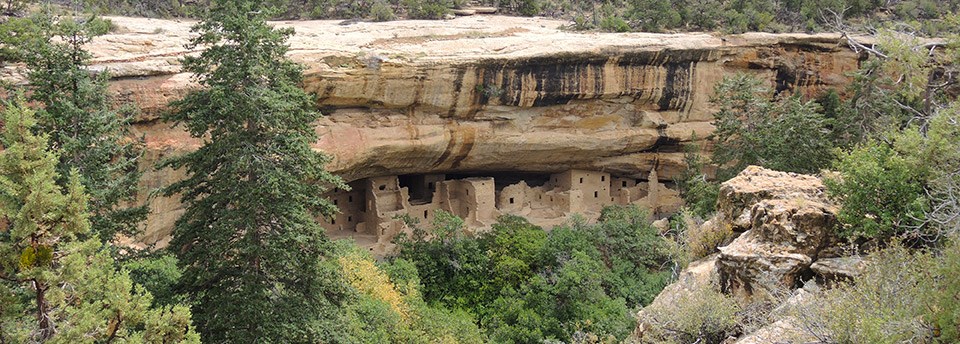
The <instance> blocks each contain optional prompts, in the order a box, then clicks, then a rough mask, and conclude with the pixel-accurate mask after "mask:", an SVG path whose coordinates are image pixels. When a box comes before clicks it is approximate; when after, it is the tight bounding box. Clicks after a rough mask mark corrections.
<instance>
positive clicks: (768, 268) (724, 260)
mask: <svg viewBox="0 0 960 344" xmlns="http://www.w3.org/2000/svg"><path fill="white" fill-rule="evenodd" d="M717 210H718V211H717V212H718V217H720V219H719V221H720V222H724V223H730V224H731V225H732V226H733V228H734V229H735V230H738V231H744V233H743V234H741V235H740V236H739V237H738V238H737V239H735V240H734V241H733V242H732V243H730V245H727V246H724V247H720V256H719V257H718V259H717V271H718V273H719V276H720V285H721V288H722V289H723V290H724V291H725V292H729V293H734V294H742V295H744V296H748V295H750V294H752V293H753V292H754V291H755V290H756V289H757V288H761V287H762V286H761V285H759V283H758V281H760V280H761V279H762V278H763V277H767V278H770V277H772V278H773V279H774V280H776V281H779V282H780V283H781V284H783V285H784V286H786V287H794V286H797V285H798V284H799V282H801V280H802V279H804V278H808V277H812V276H811V274H812V271H811V270H810V265H811V264H812V263H813V262H814V261H817V260H818V259H819V258H821V257H820V255H821V253H822V252H824V251H825V249H826V248H828V247H831V246H833V245H834V244H836V243H837V242H839V240H838V239H837V237H836V236H835V234H834V225H835V224H836V212H837V207H836V206H835V205H834V204H832V203H831V202H830V201H829V200H827V199H826V188H825V187H824V185H823V183H822V182H821V181H820V179H818V178H816V177H813V176H807V175H798V174H793V173H786V172H777V171H772V170H767V169H764V168H762V167H757V166H750V167H748V168H747V169H746V170H744V171H743V172H741V173H740V174H739V175H737V176H736V177H735V178H733V179H731V180H729V181H727V182H724V183H723V185H722V186H721V189H720V200H719V202H718V209H717ZM715 220H716V219H715ZM764 274H766V275H767V276H764Z"/></svg>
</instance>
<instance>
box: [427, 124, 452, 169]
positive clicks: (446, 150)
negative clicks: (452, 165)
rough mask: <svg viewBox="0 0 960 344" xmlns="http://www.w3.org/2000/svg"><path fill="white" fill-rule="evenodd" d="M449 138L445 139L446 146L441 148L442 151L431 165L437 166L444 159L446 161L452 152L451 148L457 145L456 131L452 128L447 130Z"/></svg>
mask: <svg viewBox="0 0 960 344" xmlns="http://www.w3.org/2000/svg"><path fill="white" fill-rule="evenodd" d="M449 134H450V140H448V141H447V147H446V148H444V149H443V153H442V154H440V158H438V159H437V161H435V162H434V163H433V166H432V167H438V166H440V165H441V164H443V162H444V161H447V159H448V158H450V155H451V154H453V148H454V147H456V146H457V133H456V132H455V131H453V130H450V131H449Z"/></svg>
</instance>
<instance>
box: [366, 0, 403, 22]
mask: <svg viewBox="0 0 960 344" xmlns="http://www.w3.org/2000/svg"><path fill="white" fill-rule="evenodd" d="M370 17H371V18H372V19H373V21H376V22H385V21H391V20H394V19H397V16H396V14H394V13H393V9H392V8H390V6H389V5H387V4H386V3H385V2H383V1H377V2H375V3H374V4H373V6H372V7H370Z"/></svg>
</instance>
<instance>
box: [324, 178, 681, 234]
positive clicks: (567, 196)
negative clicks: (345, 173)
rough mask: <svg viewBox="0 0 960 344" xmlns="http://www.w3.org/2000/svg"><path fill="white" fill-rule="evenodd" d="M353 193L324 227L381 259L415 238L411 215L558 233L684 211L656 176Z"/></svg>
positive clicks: (422, 184) (460, 182) (337, 200)
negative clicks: (626, 211) (624, 213)
mask: <svg viewBox="0 0 960 344" xmlns="http://www.w3.org/2000/svg"><path fill="white" fill-rule="evenodd" d="M350 188H351V189H350V190H349V191H347V190H334V191H333V192H331V193H330V194H329V195H327V196H328V197H329V198H330V199H331V200H332V202H334V204H335V205H336V206H337V207H338V208H339V209H340V213H339V214H337V215H336V216H334V217H333V218H332V219H324V220H323V221H321V224H322V225H323V227H324V228H326V229H327V231H328V233H329V234H330V235H331V236H333V237H337V238H344V237H350V238H354V239H356V240H357V241H358V243H360V244H361V245H363V246H368V247H370V248H371V249H374V247H376V248H377V249H376V250H377V251H379V250H381V249H384V248H386V247H389V245H391V244H390V242H391V241H392V239H393V238H394V237H395V236H396V235H397V234H399V233H400V232H401V231H404V230H407V228H406V226H405V224H404V221H403V220H402V219H401V216H404V215H406V216H409V217H410V218H411V219H416V220H417V221H418V222H419V223H421V224H424V225H426V226H427V227H429V225H430V223H431V222H432V221H433V219H434V217H435V215H436V213H437V211H440V210H443V211H446V212H449V213H451V214H453V215H456V216H458V217H460V218H462V219H463V220H464V223H465V224H466V226H467V227H468V228H469V229H472V230H483V229H486V228H489V227H490V225H492V224H493V223H495V222H496V220H497V217H499V216H500V215H503V214H512V215H519V216H523V217H525V218H527V219H528V220H530V222H532V223H534V224H537V225H539V226H543V227H545V228H550V227H552V226H554V225H558V224H561V223H563V222H564V221H565V220H567V219H568V218H569V217H570V216H571V215H573V214H580V215H582V216H583V217H585V218H587V219H588V220H596V218H597V217H598V216H599V215H600V210H601V209H603V207H605V206H608V205H629V204H635V205H638V206H641V207H643V208H646V209H648V210H649V211H650V213H651V214H652V215H653V216H662V215H665V214H669V213H672V212H675V211H677V210H678V209H679V207H680V204H681V202H682V201H681V199H680V195H679V193H678V192H677V191H675V190H673V189H669V188H667V187H666V186H665V185H664V184H662V183H660V182H659V181H658V180H657V172H656V170H652V171H650V174H649V175H648V176H647V179H646V181H641V180H637V179H634V178H625V177H617V176H612V175H611V174H609V173H605V172H597V171H587V170H568V171H565V172H561V173H556V174H533V173H509V172H504V173H484V174H479V173H478V174H412V175H401V176H381V177H372V178H366V179H361V180H357V181H354V182H352V183H350Z"/></svg>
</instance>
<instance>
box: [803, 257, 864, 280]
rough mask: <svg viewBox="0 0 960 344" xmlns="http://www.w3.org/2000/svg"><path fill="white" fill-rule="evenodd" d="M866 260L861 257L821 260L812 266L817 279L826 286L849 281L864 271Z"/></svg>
mask: <svg viewBox="0 0 960 344" xmlns="http://www.w3.org/2000/svg"><path fill="white" fill-rule="evenodd" d="M863 267H864V260H863V257H860V256H848V257H837V258H821V259H819V260H817V261H816V262H813V264H811V265H810V269H811V270H813V273H814V274H816V276H817V278H819V279H820V280H821V281H823V282H824V283H826V284H830V283H836V282H839V281H849V280H852V279H853V278H854V277H857V276H858V275H860V272H861V271H863Z"/></svg>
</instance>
